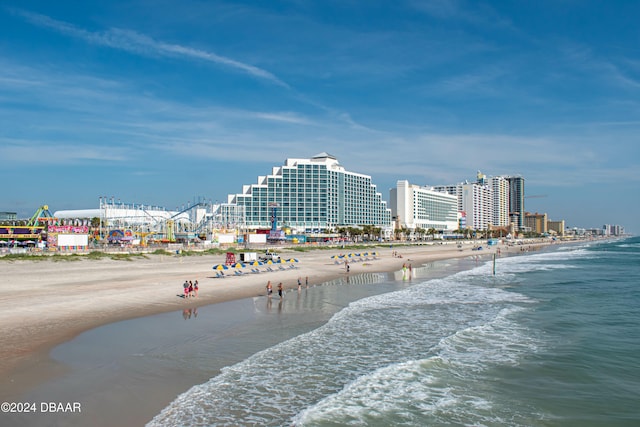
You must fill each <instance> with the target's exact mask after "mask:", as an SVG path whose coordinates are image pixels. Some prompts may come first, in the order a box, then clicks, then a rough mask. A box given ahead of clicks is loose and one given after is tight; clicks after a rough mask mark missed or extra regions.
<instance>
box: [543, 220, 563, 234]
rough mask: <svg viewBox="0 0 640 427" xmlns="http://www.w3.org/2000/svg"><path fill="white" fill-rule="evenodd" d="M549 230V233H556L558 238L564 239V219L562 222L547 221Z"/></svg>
mask: <svg viewBox="0 0 640 427" xmlns="http://www.w3.org/2000/svg"><path fill="white" fill-rule="evenodd" d="M547 229H548V230H549V233H554V234H555V235H556V236H559V237H564V230H565V224H564V219H561V220H560V221H551V220H549V221H547Z"/></svg>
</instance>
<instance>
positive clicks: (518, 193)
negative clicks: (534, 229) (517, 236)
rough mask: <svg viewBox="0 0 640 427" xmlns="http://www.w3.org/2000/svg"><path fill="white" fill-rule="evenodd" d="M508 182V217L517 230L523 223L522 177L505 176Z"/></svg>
mask: <svg viewBox="0 0 640 427" xmlns="http://www.w3.org/2000/svg"><path fill="white" fill-rule="evenodd" d="M506 178H507V181H508V182H509V218H510V221H511V223H512V224H514V225H515V226H516V228H517V229H518V230H522V228H523V227H524V226H525V225H524V178H523V177H521V176H507V177H506Z"/></svg>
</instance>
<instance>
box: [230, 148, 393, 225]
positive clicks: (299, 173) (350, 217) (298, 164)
mask: <svg viewBox="0 0 640 427" xmlns="http://www.w3.org/2000/svg"><path fill="white" fill-rule="evenodd" d="M228 203H229V204H230V205H236V206H238V207H241V210H243V211H244V216H245V218H244V223H245V226H246V227H249V228H270V227H271V226H272V221H273V217H274V215H273V214H274V212H276V215H277V219H276V220H277V222H278V225H279V226H284V225H286V226H288V227H291V228H293V229H294V230H296V231H298V232H304V231H311V230H324V229H332V228H334V227H339V226H360V225H373V226H376V227H381V228H387V229H389V228H391V210H390V209H388V208H387V204H386V202H385V201H384V200H382V195H381V194H380V193H379V192H378V191H377V189H376V186H375V185H374V184H373V183H372V182H371V177H370V176H368V175H363V174H360V173H356V172H349V171H347V170H345V168H344V167H342V166H341V165H340V164H339V163H338V160H337V159H336V158H335V157H334V156H332V155H330V154H327V153H320V154H317V155H315V156H313V157H312V158H310V159H286V161H285V163H284V165H283V166H279V167H274V168H273V170H272V173H271V174H270V175H267V176H259V177H258V182H257V183H256V184H251V185H244V186H243V190H242V193H241V194H230V195H229V196H228Z"/></svg>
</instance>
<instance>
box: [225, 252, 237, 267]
mask: <svg viewBox="0 0 640 427" xmlns="http://www.w3.org/2000/svg"><path fill="white" fill-rule="evenodd" d="M224 263H225V264H227V265H231V264H235V263H236V254H234V253H233V252H227V260H226V261H225V262H224Z"/></svg>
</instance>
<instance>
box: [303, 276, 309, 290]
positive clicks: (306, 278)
mask: <svg viewBox="0 0 640 427" xmlns="http://www.w3.org/2000/svg"><path fill="white" fill-rule="evenodd" d="M304 285H305V287H307V288H308V287H309V276H307V277H305V279H304Z"/></svg>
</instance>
